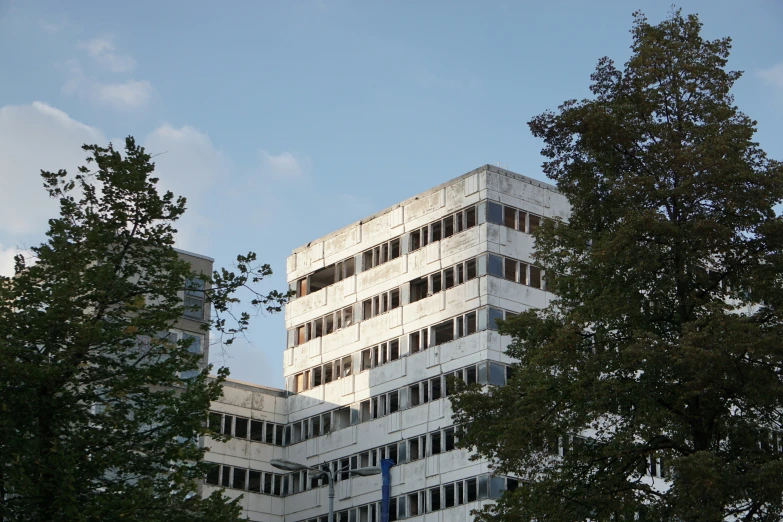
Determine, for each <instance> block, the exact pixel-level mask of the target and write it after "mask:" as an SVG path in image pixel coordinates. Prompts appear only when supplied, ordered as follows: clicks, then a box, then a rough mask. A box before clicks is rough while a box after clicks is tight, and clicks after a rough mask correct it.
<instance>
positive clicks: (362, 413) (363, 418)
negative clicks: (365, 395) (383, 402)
mask: <svg viewBox="0 0 783 522" xmlns="http://www.w3.org/2000/svg"><path fill="white" fill-rule="evenodd" d="M371 418H372V417H371V416H370V401H369V400H366V401H362V402H361V403H360V404H359V422H367V421H368V420H370V419H371Z"/></svg>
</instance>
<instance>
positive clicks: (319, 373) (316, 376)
mask: <svg viewBox="0 0 783 522" xmlns="http://www.w3.org/2000/svg"><path fill="white" fill-rule="evenodd" d="M322 377H323V370H322V369H321V367H320V366H316V367H315V368H313V386H320V385H321V384H323V383H322V381H321V379H322Z"/></svg>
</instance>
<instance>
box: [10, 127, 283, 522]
mask: <svg viewBox="0 0 783 522" xmlns="http://www.w3.org/2000/svg"><path fill="white" fill-rule="evenodd" d="M84 150H85V151H88V152H89V153H90V154H91V157H90V158H88V159H87V162H88V165H89V166H91V167H94V171H90V170H89V169H88V168H87V167H82V168H80V171H79V174H77V175H75V176H71V175H68V173H66V172H65V171H62V170H61V171H59V172H57V173H52V172H42V173H41V174H42V177H43V180H44V185H45V188H46V189H47V190H48V192H49V194H50V196H51V197H54V198H57V199H59V202H60V215H59V217H58V218H56V219H52V220H50V221H49V230H48V232H47V236H48V239H47V241H46V242H45V243H43V244H41V245H40V246H37V247H35V248H32V249H31V250H32V253H33V256H34V257H35V263H34V264H29V263H26V261H25V259H24V258H23V257H22V256H17V258H16V268H15V276H14V277H11V278H6V277H2V278H0V520H41V521H43V520H46V521H50V520H153V521H154V520H166V521H169V522H170V521H178V520H183V521H184V520H210V521H211V520H235V519H237V518H238V517H239V513H240V508H239V506H238V505H237V503H236V502H235V501H233V502H232V501H229V500H228V499H227V498H226V497H224V496H222V495H221V494H219V493H216V494H213V495H212V496H210V497H209V498H207V499H202V498H201V497H200V496H199V495H198V494H197V482H196V481H197V479H199V478H200V477H202V476H203V475H204V474H205V473H206V469H207V468H206V463H204V462H203V454H204V451H205V450H204V449H203V448H200V447H199V445H198V443H197V438H198V437H199V436H201V435H205V434H210V435H212V436H214V437H216V438H220V436H219V435H217V434H214V433H212V432H211V431H209V428H207V427H206V426H205V421H206V419H207V412H208V409H209V405H210V402H211V401H213V400H215V399H217V398H218V397H219V396H220V394H221V383H222V382H223V381H224V379H225V377H226V375H227V374H228V371H227V370H226V369H224V368H221V369H220V370H219V371H218V378H217V379H216V380H209V379H207V373H208V369H203V370H202V371H201V372H200V373H198V375H197V376H195V377H192V378H181V377H180V374H181V373H182V372H190V374H192V373H195V372H194V370H198V369H199V368H200V363H201V355H200V354H194V353H191V352H190V351H189V350H188V348H189V344H190V342H192V341H190V340H188V341H179V342H176V343H172V342H170V341H168V340H167V339H166V338H165V336H164V335H162V334H161V332H167V331H168V329H169V328H170V327H171V326H172V325H173V324H174V323H175V322H176V321H177V319H178V318H179V317H181V316H182V314H183V311H184V307H183V301H182V297H181V295H182V292H183V290H184V289H185V287H186V281H190V280H194V279H196V278H202V279H204V280H206V282H207V291H206V300H207V301H209V302H210V303H211V305H212V308H213V313H214V314H215V316H216V318H215V319H214V320H213V323H212V325H211V326H212V327H213V329H214V330H215V331H217V332H218V334H219V335H220V336H222V337H223V340H224V341H225V342H228V343H230V341H231V340H232V339H233V337H234V336H236V335H238V334H241V332H242V331H243V330H245V329H246V328H247V326H248V319H249V316H248V314H247V312H243V313H242V314H241V315H238V316H234V314H232V305H233V304H235V303H236V302H237V297H236V294H237V292H238V291H240V290H241V289H243V288H247V289H250V290H251V291H253V292H255V295H254V297H253V299H252V303H253V304H254V305H255V306H257V307H266V308H267V310H268V311H270V312H275V311H279V310H280V308H281V306H282V304H283V303H284V302H285V299H286V295H285V294H281V293H279V292H277V291H272V292H269V293H267V294H261V293H258V292H257V291H255V290H253V288H255V285H254V283H258V282H260V281H261V280H262V279H264V278H265V277H267V276H268V275H270V274H271V270H270V268H269V266H268V265H261V266H258V265H257V264H256V262H255V261H256V256H255V254H253V253H252V252H251V253H250V254H248V255H247V256H239V257H238V258H237V260H238V264H237V270H236V272H234V271H228V270H225V269H224V270H222V271H220V272H218V271H215V272H214V273H213V274H195V273H193V271H192V270H191V267H190V266H189V264H188V263H187V262H185V261H183V260H181V259H180V258H179V257H178V255H177V253H176V252H175V251H174V249H173V246H172V245H173V244H174V234H175V233H176V230H175V229H174V228H173V225H174V224H175V222H176V220H177V219H178V218H179V217H180V216H182V214H183V213H184V212H185V203H186V201H185V199H184V198H182V197H179V198H175V197H174V195H173V194H172V193H170V192H166V193H165V194H159V193H158V190H157V188H156V183H157V181H158V180H157V179H156V178H154V177H152V173H153V169H154V164H153V163H152V162H151V158H150V156H149V155H148V154H147V153H146V152H145V151H144V149H143V148H141V147H139V146H137V145H136V143H135V142H134V140H133V139H132V138H128V139H127V140H126V144H125V154H124V156H123V155H122V154H121V153H120V152H119V151H117V150H115V149H114V148H113V147H112V145H109V147H108V148H102V147H99V146H97V145H89V146H87V145H85V146H84ZM178 293H179V295H178ZM232 317H233V319H232ZM234 319H235V320H234Z"/></svg>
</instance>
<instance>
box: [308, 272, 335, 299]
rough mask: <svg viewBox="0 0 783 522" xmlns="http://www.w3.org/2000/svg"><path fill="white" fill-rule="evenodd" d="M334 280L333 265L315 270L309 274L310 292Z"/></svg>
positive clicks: (324, 286)
mask: <svg viewBox="0 0 783 522" xmlns="http://www.w3.org/2000/svg"><path fill="white" fill-rule="evenodd" d="M334 282H335V265H329V266H327V267H324V268H321V269H319V270H316V271H315V272H313V273H312V274H310V293H311V294H312V293H313V292H317V291H318V290H321V289H323V288H326V287H327V286H329V285H332V284H334Z"/></svg>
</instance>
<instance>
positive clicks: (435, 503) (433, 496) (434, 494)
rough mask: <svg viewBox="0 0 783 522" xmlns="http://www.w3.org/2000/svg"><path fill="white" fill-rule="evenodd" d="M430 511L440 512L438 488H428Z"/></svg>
mask: <svg viewBox="0 0 783 522" xmlns="http://www.w3.org/2000/svg"><path fill="white" fill-rule="evenodd" d="M429 510H430V511H438V510H440V486H439V487H436V488H430V509H429Z"/></svg>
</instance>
